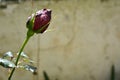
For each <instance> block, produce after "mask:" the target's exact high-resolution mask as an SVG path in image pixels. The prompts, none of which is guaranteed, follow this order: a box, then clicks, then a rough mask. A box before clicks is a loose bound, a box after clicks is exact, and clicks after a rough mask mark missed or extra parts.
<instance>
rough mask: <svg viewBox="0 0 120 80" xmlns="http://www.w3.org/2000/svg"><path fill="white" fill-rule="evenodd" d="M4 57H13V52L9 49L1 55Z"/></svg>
mask: <svg viewBox="0 0 120 80" xmlns="http://www.w3.org/2000/svg"><path fill="white" fill-rule="evenodd" d="M6 57H10V58H13V57H14V56H13V53H12V52H11V51H8V52H6V53H5V54H4V55H3V56H2V58H6Z"/></svg>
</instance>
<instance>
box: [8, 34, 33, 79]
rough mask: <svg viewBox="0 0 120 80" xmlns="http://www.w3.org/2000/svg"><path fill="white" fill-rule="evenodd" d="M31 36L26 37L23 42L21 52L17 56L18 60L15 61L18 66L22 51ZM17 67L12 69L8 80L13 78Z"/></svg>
mask: <svg viewBox="0 0 120 80" xmlns="http://www.w3.org/2000/svg"><path fill="white" fill-rule="evenodd" d="M30 37H31V36H27V37H26V39H25V41H24V43H23V45H22V47H21V49H20V52H19V54H18V57H17V60H16V62H15V65H16V66H17V65H18V61H19V59H20V55H21V52H22V51H23V49H24V47H25V45H26V44H27V42H28V40H29V39H30ZM15 69H16V68H13V70H12V71H11V74H10V76H9V78H8V80H11V78H12V75H13V73H14V71H15Z"/></svg>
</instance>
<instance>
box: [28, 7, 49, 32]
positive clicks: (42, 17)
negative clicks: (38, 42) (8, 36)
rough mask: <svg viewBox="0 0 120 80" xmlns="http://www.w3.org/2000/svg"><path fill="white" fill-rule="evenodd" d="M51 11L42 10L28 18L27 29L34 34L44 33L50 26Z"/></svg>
mask: <svg viewBox="0 0 120 80" xmlns="http://www.w3.org/2000/svg"><path fill="white" fill-rule="evenodd" d="M50 20H51V10H50V9H42V10H39V11H37V12H36V13H35V14H32V15H31V16H30V17H28V21H27V24H26V26H27V28H28V29H29V30H30V31H33V32H34V33H43V32H44V31H45V30H46V29H47V28H48V26H49V24H50Z"/></svg>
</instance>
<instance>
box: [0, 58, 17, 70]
mask: <svg viewBox="0 0 120 80" xmlns="http://www.w3.org/2000/svg"><path fill="white" fill-rule="evenodd" d="M0 65H1V66H3V67H5V68H14V67H16V66H15V64H14V63H13V62H11V61H9V60H7V59H2V58H0Z"/></svg>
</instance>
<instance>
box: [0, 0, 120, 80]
mask: <svg viewBox="0 0 120 80" xmlns="http://www.w3.org/2000/svg"><path fill="white" fill-rule="evenodd" d="M44 7H46V8H51V9H52V10H53V13H52V22H51V24H50V27H49V30H51V31H50V32H46V33H44V34H42V35H35V36H34V37H32V38H31V40H30V41H29V43H28V44H27V46H26V48H25V50H24V52H26V53H27V54H28V55H29V56H30V57H31V59H33V60H34V61H36V63H35V65H36V66H38V67H39V68H38V73H39V75H32V73H30V72H28V71H23V70H17V71H16V72H15V74H14V76H13V80H43V74H42V72H43V70H45V71H46V72H47V73H48V75H49V77H50V78H51V80H56V78H57V79H58V80H110V68H111V65H112V64H114V65H115V69H116V77H117V79H116V80H119V79H120V77H119V75H120V60H119V59H120V1H119V0H66V1H58V2H57V1H56V2H53V1H50V2H48V1H37V2H34V3H33V7H32V4H31V2H30V1H28V2H25V3H21V4H19V5H16V4H10V5H8V8H7V9H4V10H0V53H1V54H3V53H4V52H6V51H13V52H15V53H16V52H18V51H19V48H20V46H21V44H22V42H23V40H24V38H25V36H26V31H27V29H26V27H25V23H26V20H27V17H28V16H29V15H30V14H31V11H32V9H34V11H35V10H38V9H42V8H44ZM0 71H1V72H0V80H7V77H6V75H8V72H7V70H6V69H4V68H2V67H0Z"/></svg>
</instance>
